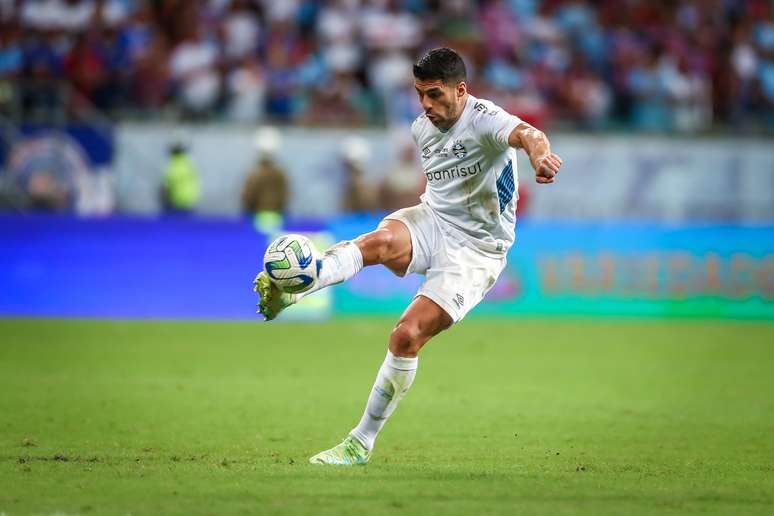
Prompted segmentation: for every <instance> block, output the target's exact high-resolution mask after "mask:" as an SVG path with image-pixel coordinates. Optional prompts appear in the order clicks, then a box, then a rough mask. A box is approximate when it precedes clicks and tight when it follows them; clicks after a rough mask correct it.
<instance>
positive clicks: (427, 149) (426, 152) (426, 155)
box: [422, 147, 433, 159]
mask: <svg viewBox="0 0 774 516" xmlns="http://www.w3.org/2000/svg"><path fill="white" fill-rule="evenodd" d="M432 153H433V151H431V150H430V147H425V148H424V149H422V159H427V158H429V157H430V155H431V154H432Z"/></svg>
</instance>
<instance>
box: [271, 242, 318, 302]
mask: <svg viewBox="0 0 774 516" xmlns="http://www.w3.org/2000/svg"><path fill="white" fill-rule="evenodd" d="M263 266H264V268H265V269H266V274H268V275H269V279H270V280H271V281H272V283H274V284H275V285H277V287H278V288H279V289H280V290H282V291H284V292H287V293H289V294H297V293H299V292H304V291H306V290H309V289H310V288H312V286H313V285H314V284H315V282H316V281H317V249H315V247H314V244H313V243H312V242H311V241H310V240H309V239H308V238H306V237H305V236H303V235H295V234H291V235H284V236H281V237H279V238H278V239H276V240H275V241H274V242H272V243H271V245H270V246H269V248H268V249H266V254H265V255H264V257H263Z"/></svg>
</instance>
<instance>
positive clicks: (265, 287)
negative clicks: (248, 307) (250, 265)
mask: <svg viewBox="0 0 774 516" xmlns="http://www.w3.org/2000/svg"><path fill="white" fill-rule="evenodd" d="M253 285H254V286H255V288H254V290H255V292H258V293H259V294H260V295H261V299H260V301H258V313H259V314H261V315H263V317H264V318H265V319H266V320H267V321H271V320H272V319H274V318H275V317H277V316H278V315H279V313H280V312H281V311H283V310H284V309H285V308H287V307H289V306H290V305H292V304H293V303H295V302H296V296H295V294H288V293H287V292H283V291H281V290H280V289H279V288H277V286H276V285H275V284H274V283H272V282H271V280H269V275H268V274H266V271H264V272H261V273H260V274H258V276H256V277H255V280H253Z"/></svg>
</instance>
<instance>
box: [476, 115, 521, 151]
mask: <svg viewBox="0 0 774 516" xmlns="http://www.w3.org/2000/svg"><path fill="white" fill-rule="evenodd" d="M520 123H522V120H521V118H519V117H517V116H516V115H512V114H510V113H508V112H507V111H505V110H504V109H502V108H500V107H499V106H496V105H494V104H493V105H492V107H491V108H489V109H487V110H486V111H483V112H480V113H479V120H478V124H476V125H477V126H478V133H479V136H480V137H481V138H482V139H483V140H484V141H486V142H488V143H489V145H490V146H491V147H492V148H494V149H495V150H498V151H504V150H506V149H507V148H508V137H509V136H510V135H511V132H513V130H514V129H515V128H516V126H518V125H519V124H520Z"/></svg>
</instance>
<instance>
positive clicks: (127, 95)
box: [0, 0, 774, 132]
mask: <svg viewBox="0 0 774 516" xmlns="http://www.w3.org/2000/svg"><path fill="white" fill-rule="evenodd" d="M441 45H447V46H451V47H454V48H456V49H458V50H459V51H461V52H462V53H463V54H464V55H465V57H466V59H467V61H468V63H469V66H470V71H469V75H470V79H471V80H470V83H471V91H472V92H473V93H474V94H475V95H477V96H481V97H486V98H491V99H492V100H494V101H496V102H497V103H499V104H501V105H502V106H503V107H505V108H506V109H508V110H509V111H511V112H514V113H517V114H519V115H521V116H522V117H523V118H525V119H527V120H530V121H532V122H533V123H536V124H538V125H540V126H546V127H554V128H555V127H560V128H568V129H582V130H586V129H634V130H643V131H685V132H695V131H707V130H711V129H714V128H724V129H725V128H732V129H733V130H735V131H736V130H741V131H753V132H760V131H772V130H774V2H771V1H770V0H659V1H646V0H481V1H465V0H372V1H366V0H362V1H361V0H327V1H323V0H282V1H274V0H156V1H153V0H0V111H2V112H5V113H7V114H9V115H10V116H11V117H12V118H16V119H20V120H33V119H46V118H50V117H51V116H52V114H56V115H57V116H59V115H62V114H64V115H65V116H72V115H73V114H74V113H78V112H79V111H80V110H83V109H92V108H97V109H98V110H100V111H103V112H106V113H108V114H109V115H110V116H113V117H118V118H122V119H125V118H141V119H148V118H162V119H163V118H166V119H172V120H176V119H179V118H181V117H182V118H184V119H191V120H210V119H215V120H224V121H238V122H247V123H255V122H260V121H265V120H269V121H272V122H286V123H293V124H306V125H323V126H361V125H373V124H379V125H383V124H387V125H391V124H395V123H403V122H405V121H408V120H411V119H413V118H414V117H415V116H416V113H417V111H418V105H417V103H416V100H415V94H414V91H413V86H412V80H411V64H412V62H413V60H414V59H415V57H416V56H417V54H418V53H421V52H422V51H423V50H425V49H427V48H430V47H435V46H441Z"/></svg>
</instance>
